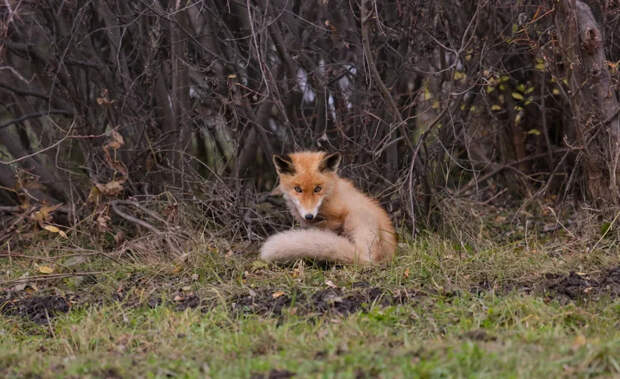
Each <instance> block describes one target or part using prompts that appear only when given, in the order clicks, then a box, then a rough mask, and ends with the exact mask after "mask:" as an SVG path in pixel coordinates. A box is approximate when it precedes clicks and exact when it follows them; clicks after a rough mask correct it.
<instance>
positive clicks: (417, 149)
mask: <svg viewBox="0 0 620 379" xmlns="http://www.w3.org/2000/svg"><path fill="white" fill-rule="evenodd" d="M447 111H448V107H446V108H444V109H443V110H442V111H441V113H439V114H438V115H437V117H435V119H434V120H433V121H431V123H430V125H429V126H428V128H426V130H425V131H424V132H423V133H422V135H420V138H419V139H418V143H417V144H416V147H415V150H414V151H413V154H412V155H411V163H410V164H409V176H408V180H409V212H410V213H411V215H410V216H411V238H415V206H414V205H413V204H414V195H413V167H414V166H415V161H416V159H417V157H418V153H419V152H420V146H422V142H424V140H425V139H426V136H427V135H428V133H429V132H430V131H431V130H432V129H433V127H434V126H435V125H437V123H438V122H439V120H441V118H442V117H443V115H444V114H446V112H447Z"/></svg>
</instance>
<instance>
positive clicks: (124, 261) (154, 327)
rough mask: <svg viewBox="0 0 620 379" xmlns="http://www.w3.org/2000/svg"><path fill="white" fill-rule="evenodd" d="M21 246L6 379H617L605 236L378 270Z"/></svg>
mask: <svg viewBox="0 0 620 379" xmlns="http://www.w3.org/2000/svg"><path fill="white" fill-rule="evenodd" d="M560 232H561V231H560ZM526 237H527V236H526ZM603 237H605V238H603ZM33 246H35V247H36V246H38V247H37V249H38V250H37V249H35V248H34V247H32V248H30V250H25V251H22V252H21V254H17V253H16V252H15V251H13V254H14V255H15V256H11V257H10V258H9V257H7V256H6V254H5V255H4V256H3V257H1V258H0V267H2V280H3V281H2V282H1V283H0V336H1V338H0V375H1V376H3V377H59V376H63V377H105V378H120V377H134V376H149V377H152V376H154V377H168V376H184V377H188V376H189V377H206V376H210V377H213V378H230V377H246V378H288V377H343V378H370V377H390V378H392V377H395V378H399V377H400V378H405V377H446V376H447V377H472V376H473V377H541V378H542V377H544V378H549V377H574V376H580V377H588V376H603V377H613V376H618V375H620V256H619V254H618V249H617V241H616V240H614V239H613V238H608V236H606V235H603V236H602V237H601V238H600V239H594V240H593V241H592V243H590V244H588V243H575V240H574V239H571V237H570V236H569V235H561V233H560V234H559V235H548V234H547V235H543V234H539V235H537V236H532V235H530V236H529V237H527V238H525V237H524V238H522V239H519V238H516V239H515V238H513V240H511V241H503V242H493V243H485V244H479V245H465V244H463V243H458V242H455V241H454V240H453V239H448V238H446V237H439V236H437V235H434V234H430V233H429V234H423V235H420V236H417V238H416V239H415V240H412V241H407V238H406V237H403V238H401V243H400V247H399V251H398V255H397V257H396V258H395V259H394V260H393V261H392V262H390V263H389V264H387V265H384V266H379V267H355V266H339V265H329V264H318V263H314V262H303V261H300V262H297V263H295V264H291V265H283V266H282V265H280V266H277V265H268V264H265V263H263V262H260V261H258V260H257V246H256V245H247V246H246V245H243V247H239V248H236V247H232V248H226V249H224V248H218V247H217V244H214V243H211V242H206V240H205V241H203V242H200V243H196V244H195V245H193V247H191V249H190V250H189V251H188V254H186V255H185V256H182V257H174V256H168V255H166V254H164V253H162V254H160V256H159V258H154V257H153V256H150V257H145V256H137V255H135V254H133V253H132V252H131V251H127V250H124V251H120V252H116V253H108V254H105V255H104V254H103V253H98V252H97V251H96V249H91V250H84V249H82V250H77V251H76V250H73V251H72V250H67V249H66V247H63V246H65V242H63V238H62V237H61V236H57V239H55V240H50V241H41V242H40V244H38V245H37V244H33ZM17 255H20V256H17ZM21 255H24V256H26V257H24V256H21ZM25 274H28V276H27V277H26V276H24V275H25ZM54 275H56V277H55V276H54ZM20 278H21V279H20Z"/></svg>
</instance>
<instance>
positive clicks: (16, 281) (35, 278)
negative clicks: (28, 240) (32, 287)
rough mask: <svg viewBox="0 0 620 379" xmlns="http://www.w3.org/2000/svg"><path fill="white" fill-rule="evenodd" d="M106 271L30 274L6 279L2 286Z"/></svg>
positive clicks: (0, 283) (0, 284) (1, 283)
mask: <svg viewBox="0 0 620 379" xmlns="http://www.w3.org/2000/svg"><path fill="white" fill-rule="evenodd" d="M106 272H108V271H85V272H71V273H64V274H47V275H37V276H29V277H26V278H19V279H12V280H5V281H3V282H0V286H7V285H12V284H19V283H24V282H26V283H27V282H42V281H46V280H52V279H62V278H70V277H73V276H88V275H98V274H103V273H106Z"/></svg>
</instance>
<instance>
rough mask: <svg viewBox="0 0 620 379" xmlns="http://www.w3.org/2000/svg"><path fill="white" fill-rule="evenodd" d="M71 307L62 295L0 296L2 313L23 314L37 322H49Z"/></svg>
mask: <svg viewBox="0 0 620 379" xmlns="http://www.w3.org/2000/svg"><path fill="white" fill-rule="evenodd" d="M70 308H71V306H70V304H69V302H68V301H67V300H66V299H65V298H63V297H60V296H32V297H27V298H20V299H10V298H8V297H5V298H0V313H2V314H5V315H10V316H22V317H24V318H26V319H29V320H31V321H33V322H35V323H37V324H45V323H47V320H48V318H49V319H52V318H54V317H55V316H56V315H58V314H60V313H66V312H68V311H69V309H70Z"/></svg>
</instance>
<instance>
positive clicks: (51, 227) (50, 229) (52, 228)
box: [41, 225, 67, 238]
mask: <svg viewBox="0 0 620 379" xmlns="http://www.w3.org/2000/svg"><path fill="white" fill-rule="evenodd" d="M41 227H42V228H43V229H45V230H47V231H48V232H52V233H58V234H60V235H61V236H63V237H64V238H67V234H66V233H65V232H63V231H62V230H60V229H58V228H57V227H55V226H54V225H41Z"/></svg>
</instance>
